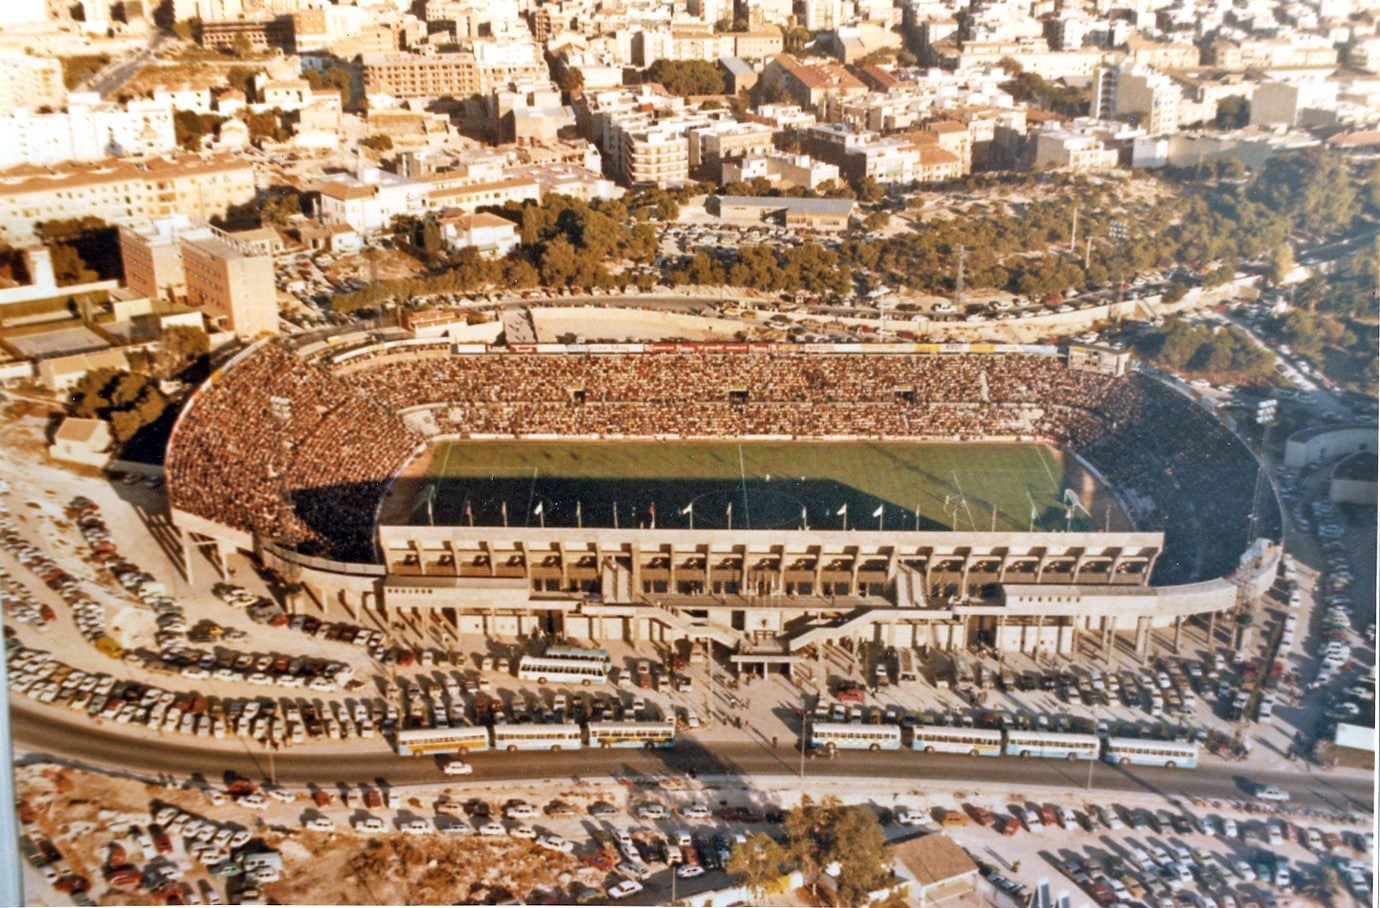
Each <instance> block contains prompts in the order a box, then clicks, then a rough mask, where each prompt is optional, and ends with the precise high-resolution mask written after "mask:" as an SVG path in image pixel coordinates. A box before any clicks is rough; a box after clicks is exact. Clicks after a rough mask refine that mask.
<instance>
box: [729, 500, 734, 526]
mask: <svg viewBox="0 0 1380 908" xmlns="http://www.w3.org/2000/svg"><path fill="white" fill-rule="evenodd" d="M728 528H729V529H730V530H731V529H733V502H731V501H730V502H729V503H728Z"/></svg>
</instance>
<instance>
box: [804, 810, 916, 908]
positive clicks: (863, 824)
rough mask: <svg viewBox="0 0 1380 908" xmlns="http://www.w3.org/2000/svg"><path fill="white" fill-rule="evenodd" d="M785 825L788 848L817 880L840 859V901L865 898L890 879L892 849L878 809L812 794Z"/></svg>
mask: <svg viewBox="0 0 1380 908" xmlns="http://www.w3.org/2000/svg"><path fill="white" fill-rule="evenodd" d="M785 827H786V843H787V844H786V850H787V851H788V853H789V854H790V856H791V857H792V858H793V859H794V860H795V862H796V864H797V866H799V867H800V869H801V871H802V872H803V873H804V874H805V876H806V877H807V878H809V879H810V880H811V881H813V880H814V878H815V877H816V876H818V874H819V873H820V872H822V871H824V870H825V869H826V868H829V867H831V866H832V865H835V864H837V865H838V877H837V880H838V900H839V903H840V904H843V905H853V904H859V903H860V902H861V901H862V899H863V898H865V897H866V895H867V894H868V893H869V892H872V891H873V890H875V889H877V888H878V887H880V886H881V885H882V884H883V883H884V882H885V881H886V879H887V876H888V872H889V870H888V868H889V866H890V860H891V852H890V849H889V848H888V847H887V845H886V835H885V834H884V833H883V831H882V824H881V823H880V822H879V821H878V820H877V815H876V814H874V813H873V812H872V811H870V810H868V809H866V808H864V807H853V806H844V805H843V804H841V803H840V802H839V801H838V799H836V798H832V797H830V798H825V799H824V800H823V801H822V802H820V803H819V804H817V805H816V804H815V803H814V802H813V801H812V800H811V799H810V798H809V797H808V796H806V797H804V798H802V799H801V803H800V806H799V807H796V808H793V809H792V810H790V811H788V812H787V813H786V821H785ZM812 885H813V882H812Z"/></svg>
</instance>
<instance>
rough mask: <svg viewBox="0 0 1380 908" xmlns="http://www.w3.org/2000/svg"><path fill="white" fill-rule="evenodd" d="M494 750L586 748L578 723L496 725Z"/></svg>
mask: <svg viewBox="0 0 1380 908" xmlns="http://www.w3.org/2000/svg"><path fill="white" fill-rule="evenodd" d="M493 736H494V738H493V741H494V750H579V749H580V748H581V747H583V746H584V740H583V737H584V736H583V734H582V731H581V729H580V726H579V724H578V723H575V722H560V723H555V724H551V725H528V724H526V723H524V724H522V725H510V724H507V723H504V724H501V725H495V726H494V728H493Z"/></svg>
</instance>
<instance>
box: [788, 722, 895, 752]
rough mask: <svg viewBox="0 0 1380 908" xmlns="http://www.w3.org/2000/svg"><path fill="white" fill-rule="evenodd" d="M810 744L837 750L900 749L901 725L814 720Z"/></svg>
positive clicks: (811, 727)
mask: <svg viewBox="0 0 1380 908" xmlns="http://www.w3.org/2000/svg"><path fill="white" fill-rule="evenodd" d="M810 746H811V747H833V748H837V749H839V750H900V749H901V726H899V725H863V724H862V723H855V722H815V723H813V724H812V725H811V726H810Z"/></svg>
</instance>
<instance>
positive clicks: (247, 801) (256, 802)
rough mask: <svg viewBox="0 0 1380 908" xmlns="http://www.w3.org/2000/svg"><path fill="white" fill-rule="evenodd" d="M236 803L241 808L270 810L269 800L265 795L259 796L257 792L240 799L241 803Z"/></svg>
mask: <svg viewBox="0 0 1380 908" xmlns="http://www.w3.org/2000/svg"><path fill="white" fill-rule="evenodd" d="M236 803H238V804H239V805H240V806H241V807H252V808H253V809H255V810H267V809H268V799H267V798H265V797H264V796H263V795H261V794H259V793H258V792H257V791H252V792H250V793H249V794H247V795H245V796H244V797H242V798H240V799H239V801H238V802H236Z"/></svg>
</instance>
